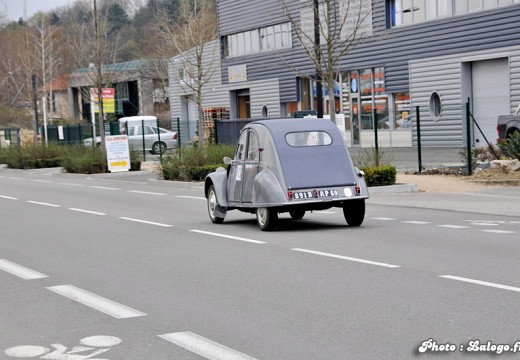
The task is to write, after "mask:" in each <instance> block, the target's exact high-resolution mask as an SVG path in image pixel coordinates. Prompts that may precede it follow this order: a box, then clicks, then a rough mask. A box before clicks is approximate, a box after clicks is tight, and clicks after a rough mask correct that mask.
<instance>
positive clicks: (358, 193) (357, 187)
mask: <svg viewBox="0 0 520 360" xmlns="http://www.w3.org/2000/svg"><path fill="white" fill-rule="evenodd" d="M354 191H355V192H356V195H361V186H355V187H354Z"/></svg>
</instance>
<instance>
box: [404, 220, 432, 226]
mask: <svg viewBox="0 0 520 360" xmlns="http://www.w3.org/2000/svg"><path fill="white" fill-rule="evenodd" d="M403 223H405V224H413V225H426V224H431V222H428V221H414V220H410V221H403Z"/></svg>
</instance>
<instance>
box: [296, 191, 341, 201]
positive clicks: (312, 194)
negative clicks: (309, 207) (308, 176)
mask: <svg viewBox="0 0 520 360" xmlns="http://www.w3.org/2000/svg"><path fill="white" fill-rule="evenodd" d="M333 196H338V191H337V190H313V191H296V192H295V193H294V194H293V197H294V199H295V200H301V199H315V198H325V197H333Z"/></svg>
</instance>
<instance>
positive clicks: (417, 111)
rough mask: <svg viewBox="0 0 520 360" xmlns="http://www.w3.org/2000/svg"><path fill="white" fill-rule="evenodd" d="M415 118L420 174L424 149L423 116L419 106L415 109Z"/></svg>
mask: <svg viewBox="0 0 520 360" xmlns="http://www.w3.org/2000/svg"><path fill="white" fill-rule="evenodd" d="M415 118H416V119H417V120H416V122H417V159H418V161H419V174H420V173H421V172H422V149H421V115H420V112H419V106H417V107H415Z"/></svg>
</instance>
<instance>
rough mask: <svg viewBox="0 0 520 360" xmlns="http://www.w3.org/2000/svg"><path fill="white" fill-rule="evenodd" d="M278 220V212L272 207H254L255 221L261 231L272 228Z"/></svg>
mask: <svg viewBox="0 0 520 360" xmlns="http://www.w3.org/2000/svg"><path fill="white" fill-rule="evenodd" d="M277 221H278V213H277V212H276V210H275V209H273V208H258V209H256V222H257V223H258V226H259V227H260V229H262V231H269V230H273V229H274V227H275V225H276V222H277Z"/></svg>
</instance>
